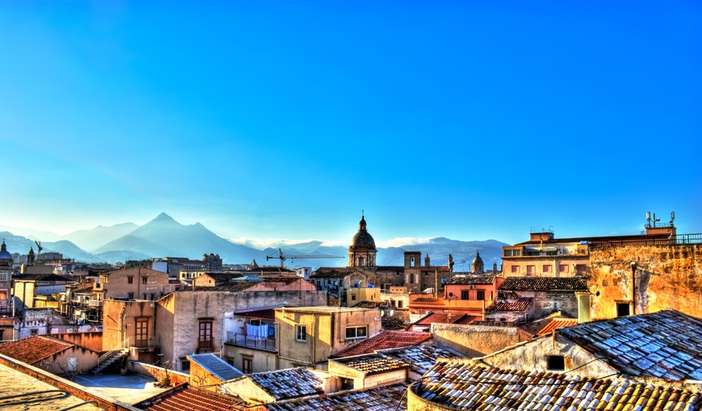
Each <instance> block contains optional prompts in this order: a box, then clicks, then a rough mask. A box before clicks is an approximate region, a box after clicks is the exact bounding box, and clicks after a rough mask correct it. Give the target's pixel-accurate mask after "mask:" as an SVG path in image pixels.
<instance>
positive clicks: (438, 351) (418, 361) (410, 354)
mask: <svg viewBox="0 0 702 411" xmlns="http://www.w3.org/2000/svg"><path fill="white" fill-rule="evenodd" d="M381 354H382V355H384V356H386V357H392V358H396V359H398V360H401V361H404V362H406V363H407V364H409V366H410V368H411V369H412V371H414V372H416V373H419V374H424V373H425V372H427V371H428V370H429V369H430V368H431V367H433V366H434V363H436V360H437V359H439V358H456V357H458V355H456V354H454V353H452V352H451V351H449V350H446V349H443V348H441V347H437V346H436V345H434V344H422V345H417V346H415V347H409V348H402V349H393V350H386V351H382V352H381Z"/></svg>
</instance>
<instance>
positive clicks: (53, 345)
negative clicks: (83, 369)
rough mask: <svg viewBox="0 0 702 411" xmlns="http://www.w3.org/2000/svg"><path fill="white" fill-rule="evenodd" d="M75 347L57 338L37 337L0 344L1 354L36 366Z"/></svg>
mask: <svg viewBox="0 0 702 411" xmlns="http://www.w3.org/2000/svg"><path fill="white" fill-rule="evenodd" d="M73 346H74V344H71V343H69V342H65V341H61V340H57V339H55V338H50V337H44V336H35V337H29V338H25V339H23V340H18V341H12V342H7V343H4V344H0V354H4V355H7V356H8V357H12V358H14V359H17V360H20V361H24V362H26V363H27V364H34V363H37V362H39V361H41V360H43V359H45V358H48V357H51V356H52V355H55V354H58V353H60V352H62V351H65V350H67V349H69V348H71V347H73Z"/></svg>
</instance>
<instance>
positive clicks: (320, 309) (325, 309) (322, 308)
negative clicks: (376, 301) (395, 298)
mask: <svg viewBox="0 0 702 411" xmlns="http://www.w3.org/2000/svg"><path fill="white" fill-rule="evenodd" d="M275 310H276V311H286V312H291V313H319V314H329V313H353V312H362V311H373V310H376V309H375V308H360V307H330V306H326V305H318V306H310V307H285V308H276V309H275Z"/></svg>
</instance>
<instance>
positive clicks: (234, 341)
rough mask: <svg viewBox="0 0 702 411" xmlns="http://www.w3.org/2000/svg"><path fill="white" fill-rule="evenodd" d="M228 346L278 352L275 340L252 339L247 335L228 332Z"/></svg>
mask: <svg viewBox="0 0 702 411" xmlns="http://www.w3.org/2000/svg"><path fill="white" fill-rule="evenodd" d="M227 344H231V345H236V346H239V347H246V348H253V349H255V350H264V351H273V352H275V351H276V347H275V338H261V337H252V336H249V335H246V334H241V333H235V332H231V331H230V332H227Z"/></svg>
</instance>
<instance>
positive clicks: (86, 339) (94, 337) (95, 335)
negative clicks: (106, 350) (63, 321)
mask: <svg viewBox="0 0 702 411" xmlns="http://www.w3.org/2000/svg"><path fill="white" fill-rule="evenodd" d="M51 336H52V337H54V338H58V339H60V340H63V341H68V342H69V343H72V344H76V345H79V346H81V347H85V348H88V349H90V350H93V351H97V352H101V351H102V332H86V333H60V334H51Z"/></svg>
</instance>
